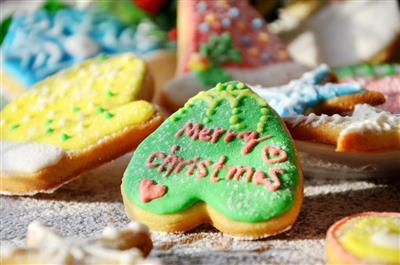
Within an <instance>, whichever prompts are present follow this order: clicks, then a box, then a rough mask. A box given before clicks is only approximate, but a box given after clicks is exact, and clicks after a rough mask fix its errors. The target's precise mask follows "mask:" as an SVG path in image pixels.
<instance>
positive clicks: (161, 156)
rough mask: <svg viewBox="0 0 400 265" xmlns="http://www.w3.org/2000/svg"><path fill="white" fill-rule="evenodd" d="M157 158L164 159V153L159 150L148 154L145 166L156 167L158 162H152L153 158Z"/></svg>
mask: <svg viewBox="0 0 400 265" xmlns="http://www.w3.org/2000/svg"><path fill="white" fill-rule="evenodd" d="M156 158H158V159H164V158H165V154H163V153H161V152H155V153H153V154H151V155H150V156H149V158H148V159H147V161H146V167H148V168H155V167H158V166H159V164H157V163H154V160H155V159H156Z"/></svg>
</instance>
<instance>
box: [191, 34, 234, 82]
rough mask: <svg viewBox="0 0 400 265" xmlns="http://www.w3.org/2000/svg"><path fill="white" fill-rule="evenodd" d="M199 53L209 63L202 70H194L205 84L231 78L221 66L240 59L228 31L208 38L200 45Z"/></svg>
mask: <svg viewBox="0 0 400 265" xmlns="http://www.w3.org/2000/svg"><path fill="white" fill-rule="evenodd" d="M200 55H201V56H202V57H203V58H206V59H207V61H208V62H209V65H208V67H207V68H206V69H204V70H202V71H196V74H197V77H198V78H199V80H200V81H201V83H202V84H203V85H205V86H212V85H215V84H217V83H218V82H226V81H229V80H231V79H232V78H231V76H230V75H229V73H228V72H226V71H225V70H224V68H223V65H224V64H226V63H229V62H236V63H237V62H240V61H241V60H242V57H241V54H240V51H239V50H238V49H236V48H235V47H234V46H233V41H232V37H231V35H230V34H229V33H228V32H225V33H223V34H221V35H219V36H214V37H212V38H210V40H209V41H208V42H207V43H204V44H202V45H201V47H200Z"/></svg>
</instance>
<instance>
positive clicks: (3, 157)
mask: <svg viewBox="0 0 400 265" xmlns="http://www.w3.org/2000/svg"><path fill="white" fill-rule="evenodd" d="M65 155H66V152H65V151H64V150H63V149H61V148H59V147H57V146H53V145H47V144H38V143H12V142H8V141H0V165H1V171H2V172H6V173H7V172H9V173H24V174H32V173H35V172H38V171H40V170H41V169H44V168H46V167H49V166H52V165H55V164H57V163H58V162H59V161H60V160H61V159H62V158H63V157H64V156H65Z"/></svg>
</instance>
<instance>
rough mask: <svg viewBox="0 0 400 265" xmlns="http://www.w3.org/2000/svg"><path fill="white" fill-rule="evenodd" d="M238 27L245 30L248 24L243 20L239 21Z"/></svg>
mask: <svg viewBox="0 0 400 265" xmlns="http://www.w3.org/2000/svg"><path fill="white" fill-rule="evenodd" d="M237 27H238V29H240V30H244V29H245V28H246V24H245V23H244V22H243V21H238V22H237Z"/></svg>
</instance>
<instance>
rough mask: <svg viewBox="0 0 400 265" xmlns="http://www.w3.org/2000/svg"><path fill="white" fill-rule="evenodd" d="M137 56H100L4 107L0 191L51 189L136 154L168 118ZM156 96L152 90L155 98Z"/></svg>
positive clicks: (28, 192) (37, 86)
mask: <svg viewBox="0 0 400 265" xmlns="http://www.w3.org/2000/svg"><path fill="white" fill-rule="evenodd" d="M151 89H152V83H151V78H150V77H149V72H148V70H147V68H146V66H145V63H144V62H143V61H142V60H140V59H138V58H137V57H135V56H133V55H131V54H122V55H118V56H116V57H110V58H104V57H97V58H93V59H90V60H88V61H86V62H84V63H82V64H80V65H77V66H75V67H73V68H70V69H68V70H65V71H62V72H60V73H58V74H56V75H54V76H52V77H50V78H48V79H46V80H44V81H42V82H39V83H38V84H37V85H35V87H34V88H33V89H32V90H31V91H28V92H26V93H24V94H23V95H21V96H20V97H19V98H17V99H15V100H14V101H12V102H11V103H10V104H8V105H7V106H6V107H5V108H4V109H3V110H2V111H1V121H0V130H1V145H0V148H1V150H0V151H1V152H0V154H1V157H0V162H1V175H0V179H1V183H2V185H1V192H2V193H5V194H34V193H37V192H50V191H53V190H54V189H56V188H57V187H59V186H60V185H62V184H63V183H65V182H68V181H70V180H72V179H73V178H75V177H77V176H78V175H79V174H80V173H82V172H83V171H85V170H89V169H91V168H94V167H95V166H98V165H100V164H102V163H104V162H107V161H109V160H111V159H114V158H116V157H118V156H120V155H122V154H124V153H126V152H129V151H132V150H133V149H134V148H135V147H136V145H137V144H138V143H140V141H141V140H142V139H144V138H145V137H146V136H147V135H148V134H149V133H150V132H152V131H153V130H154V129H155V128H156V127H157V126H158V125H159V124H160V123H161V121H162V118H161V116H160V115H159V114H158V112H157V110H156V109H155V107H154V106H153V105H151V104H150V103H148V102H147V101H144V100H139V99H143V98H145V99H149V98H150V95H151ZM149 94H150V95H149Z"/></svg>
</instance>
